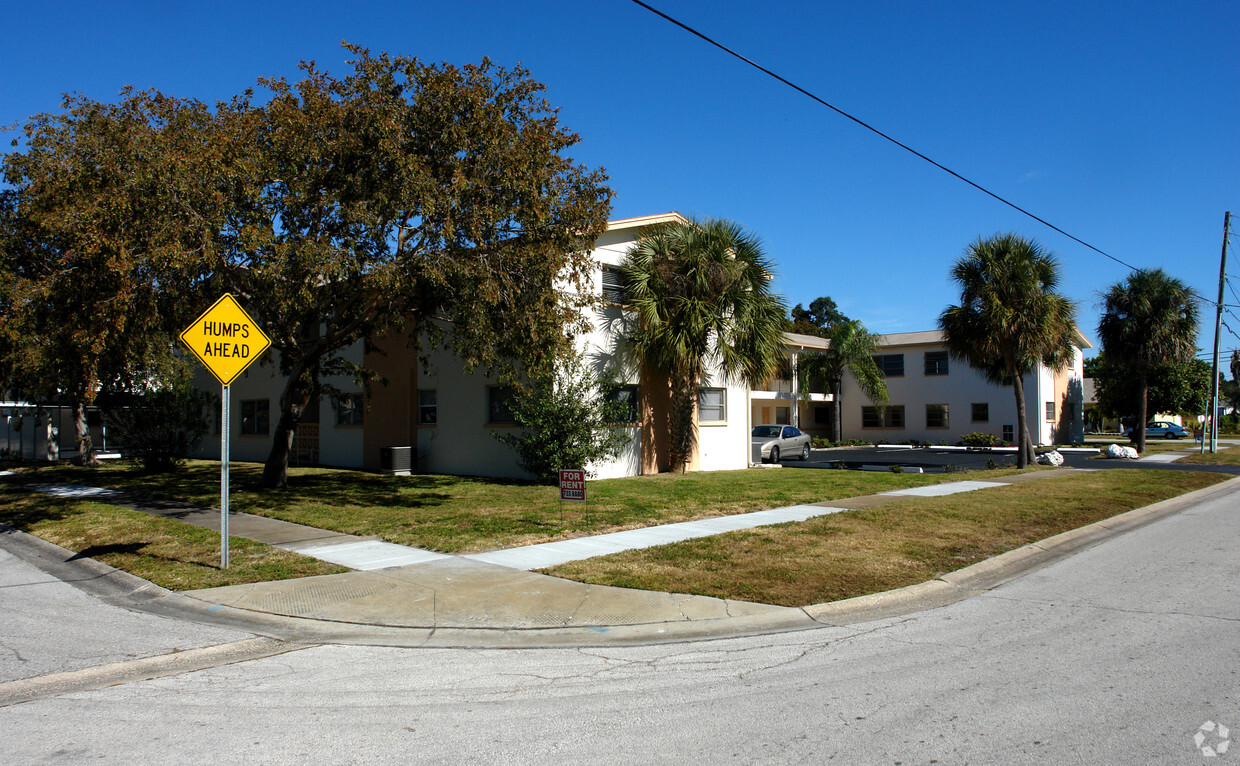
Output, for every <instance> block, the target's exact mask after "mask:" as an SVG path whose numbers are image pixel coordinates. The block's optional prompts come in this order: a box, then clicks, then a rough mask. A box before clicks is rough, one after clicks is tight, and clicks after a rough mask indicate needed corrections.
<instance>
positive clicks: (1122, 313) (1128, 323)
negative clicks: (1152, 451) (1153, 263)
mask: <svg viewBox="0 0 1240 766" xmlns="http://www.w3.org/2000/svg"><path fill="white" fill-rule="evenodd" d="M1102 298H1103V313H1102V319H1100V320H1099V321H1098V337H1099V338H1101V339H1102V354H1103V356H1105V357H1107V358H1108V359H1111V360H1112V361H1115V362H1119V363H1121V364H1126V365H1128V366H1129V367H1130V368H1131V369H1132V372H1134V373H1136V376H1137V391H1138V393H1137V401H1136V402H1135V404H1136V406H1137V423H1136V425H1135V426H1134V428H1133V431H1132V434H1133V439H1132V440H1133V442H1134V443H1135V444H1136V448H1137V452H1145V421H1146V417H1147V416H1148V412H1147V405H1148V399H1149V373H1150V367H1151V366H1153V365H1156V364H1165V363H1168V362H1184V361H1187V360H1188V359H1190V358H1192V356H1193V353H1194V352H1195V351H1196V350H1197V301H1196V299H1195V298H1194V297H1193V294H1192V292H1191V291H1190V290H1189V289H1188V286H1187V285H1185V284H1184V283H1183V282H1181V281H1180V280H1178V279H1176V278H1175V277H1172V276H1170V275H1169V274H1167V273H1166V272H1165V271H1163V270H1162V269H1138V270H1137V271H1134V272H1132V273H1131V274H1129V275H1128V279H1126V280H1124V281H1123V282H1117V283H1115V284H1114V285H1111V288H1110V289H1109V290H1107V291H1106V292H1105V293H1103V295H1102Z"/></svg>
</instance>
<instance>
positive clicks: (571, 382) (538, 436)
mask: <svg viewBox="0 0 1240 766" xmlns="http://www.w3.org/2000/svg"><path fill="white" fill-rule="evenodd" d="M620 390H621V389H620V387H619V386H618V385H616V383H615V381H613V380H611V379H610V378H607V377H605V376H603V377H600V376H598V375H595V374H594V373H593V371H592V369H591V367H590V365H589V363H588V362H586V360H585V359H584V358H583V357H582V356H581V355H580V354H575V355H571V356H569V357H567V358H566V359H565V360H564V361H562V362H561V363H560V364H559V365H558V368H557V370H556V373H555V377H554V378H553V379H551V380H546V381H539V382H536V383H534V384H533V385H532V386H530V387H528V388H520V389H517V391H516V392H515V393H514V395H513V399H512V403H511V408H512V414H513V419H514V421H515V422H516V424H517V425H519V426H524V427H525V428H524V430H523V431H522V432H521V433H518V434H513V433H498V432H492V435H493V436H495V438H496V439H499V440H500V441H501V442H503V443H504V444H507V445H508V446H510V447H512V448H513V449H514V450H516V453H517V459H518V462H520V464H521V467H522V468H524V469H525V470H527V471H529V472H530V473H532V474H534V475H535V476H537V477H538V480H539V481H541V482H543V483H547V484H550V483H554V482H555V481H556V479H557V478H558V475H559V470H560V469H561V468H577V469H582V470H585V471H586V472H587V475H592V472H590V471H589V469H588V468H587V466H588V465H589V464H590V463H594V462H598V461H601V460H609V459H611V458H614V457H617V456H618V455H619V454H620V452H621V451H622V450H623V449H624V448H625V446H627V445H628V443H629V442H630V441H632V438H633V437H632V435H631V434H630V433H629V429H628V428H626V427H624V426H625V425H627V424H628V423H629V422H630V421H631V420H633V413H632V412H631V410H630V407H631V406H635V405H636V402H632V403H630V402H627V401H622V400H620V399H619V398H618V397H617V396H616V393H617V392H618V391H620Z"/></svg>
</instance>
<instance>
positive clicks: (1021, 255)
mask: <svg viewBox="0 0 1240 766" xmlns="http://www.w3.org/2000/svg"><path fill="white" fill-rule="evenodd" d="M951 275H952V279H953V280H954V281H955V282H956V284H957V285H959V286H960V305H959V306H948V307H947V308H946V309H944V310H943V313H942V314H941V315H940V316H939V327H940V329H942V331H943V336H944V339H945V340H946V342H947V348H948V351H949V352H950V353H951V355H952V356H953V357H956V358H957V359H963V360H965V361H966V362H968V364H969V366H970V367H973V368H975V369H977V370H980V371H981V372H982V374H983V375H985V376H986V379H987V380H990V381H991V382H994V383H1001V384H1009V383H1010V384H1011V385H1012V393H1013V396H1014V397H1015V400H1016V414H1017V417H1016V420H1017V427H1018V431H1019V433H1018V436H1017V443H1018V445H1019V446H1020V449H1018V450H1017V453H1016V454H1017V461H1016V465H1017V467H1019V468H1025V467H1026V466H1028V465H1029V463H1030V462H1031V461H1032V460H1033V441H1032V440H1031V439H1030V437H1029V425H1028V419H1027V417H1026V413H1025V394H1024V382H1023V378H1024V376H1025V375H1026V374H1028V373H1029V372H1031V371H1032V370H1034V369H1035V368H1036V367H1037V365H1038V364H1039V363H1041V364H1044V365H1046V366H1047V367H1048V368H1050V369H1053V370H1061V369H1063V368H1064V367H1065V366H1066V365H1067V364H1068V363H1069V362H1071V360H1072V358H1073V355H1074V354H1075V351H1074V346H1075V338H1076V334H1077V330H1076V323H1075V322H1076V309H1075V307H1074V306H1073V304H1072V302H1071V301H1069V300H1068V299H1067V298H1065V297H1063V296H1062V295H1060V294H1059V293H1058V292H1057V288H1058V287H1059V271H1058V264H1057V263H1056V261H1055V258H1054V257H1053V256H1052V255H1051V254H1050V253H1048V252H1046V251H1045V250H1043V249H1042V247H1041V246H1040V245H1038V244H1037V243H1036V242H1034V241H1032V240H1028V239H1024V238H1022V237H1018V236H1016V235H1015V234H1001V235H996V236H994V237H991V238H990V239H978V240H976V241H975V242H973V244H971V245H970V246H969V248H968V250H967V251H966V253H965V256H964V257H963V258H961V259H960V260H959V261H957V262H956V265H955V266H954V267H953V268H952V272H951Z"/></svg>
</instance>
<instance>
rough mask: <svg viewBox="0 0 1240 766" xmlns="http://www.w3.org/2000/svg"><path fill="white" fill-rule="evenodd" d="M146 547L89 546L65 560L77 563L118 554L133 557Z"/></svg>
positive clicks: (133, 544) (144, 545) (124, 544)
mask: <svg viewBox="0 0 1240 766" xmlns="http://www.w3.org/2000/svg"><path fill="white" fill-rule="evenodd" d="M146 546H147V544H146V543H112V544H110V545H90V546H87V547H85V548H83V549H82V550H80V551H78V552H77V553H75V554H73V555H72V556H70V557H69V558H67V559H65V560H66V561H77V560H78V559H93V558H97V557H99V556H107V555H108V554H118V553H119V554H128V555H133V554H136V553H137V552H138V551H140V550H142V549H143V548H145V547H146Z"/></svg>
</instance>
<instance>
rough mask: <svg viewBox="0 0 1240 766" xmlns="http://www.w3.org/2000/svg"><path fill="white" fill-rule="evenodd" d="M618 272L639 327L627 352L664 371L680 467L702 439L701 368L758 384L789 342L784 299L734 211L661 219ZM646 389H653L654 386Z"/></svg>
mask: <svg viewBox="0 0 1240 766" xmlns="http://www.w3.org/2000/svg"><path fill="white" fill-rule="evenodd" d="M621 279H622V280H623V283H624V287H625V289H626V291H627V295H628V299H627V302H628V306H629V308H630V309H631V311H632V314H633V316H632V319H633V328H634V329H633V330H632V332H631V333H630V334H629V335H628V337H627V338H626V339H625V341H624V349H625V351H626V352H627V355H628V356H629V358H630V359H632V360H634V361H636V362H638V363H639V364H641V366H642V367H643V368H644V369H645V370H647V371H650V372H656V373H659V374H663V375H666V376H667V379H668V383H669V385H670V395H671V410H670V423H669V424H668V425H669V430H670V434H671V444H670V447H669V458H670V467H671V469H672V470H681V471H683V470H684V469H685V467H686V466H687V464H688V461H689V458H690V456H691V455H692V452H693V444H694V441H695V439H696V427H695V423H694V411H695V406H696V404H697V401H698V393H699V389H700V387H701V383H702V380H703V377H704V376H705V374H706V373H707V372H708V371H710V370H718V372H719V373H720V374H721V375H722V377H723V378H724V380H725V381H728V382H745V383H748V384H750V385H754V386H756V385H758V384H759V383H760V382H761V381H763V380H764V379H766V378H767V377H768V376H769V375H770V373H771V371H772V370H773V369H774V368H775V365H776V364H777V363H778V362H779V359H780V356H781V354H782V351H783V324H784V313H785V311H786V310H787V309H786V307H785V305H784V303H783V300H782V299H781V298H780V297H779V296H777V295H774V294H773V293H771V291H770V282H771V265H770V261H768V260H767V258H766V256H765V254H764V253H763V251H762V245H761V243H760V242H759V241H758V239H757V238H756V237H755V236H753V235H752V234H749V233H748V232H746V231H745V230H744V229H742V228H741V227H740V226H739V225H738V224H736V223H733V222H731V221H724V220H713V219H706V220H701V221H688V222H683V223H682V222H672V223H666V224H661V225H658V226H655V227H652V228H651V229H649V230H647V231H646V232H644V233H643V234H642V235H641V236H640V237H639V238H638V239H637V241H636V242H635V243H634V244H633V246H632V247H631V248H630V249H629V252H628V254H627V255H626V257H625V261H624V263H623V265H622V266H621ZM648 390H650V389H648Z"/></svg>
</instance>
